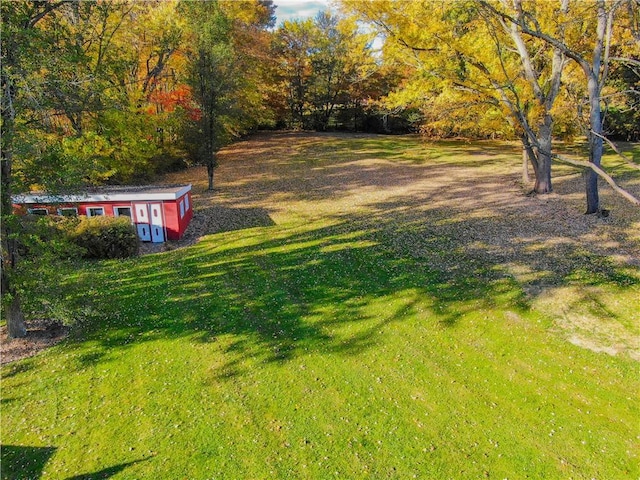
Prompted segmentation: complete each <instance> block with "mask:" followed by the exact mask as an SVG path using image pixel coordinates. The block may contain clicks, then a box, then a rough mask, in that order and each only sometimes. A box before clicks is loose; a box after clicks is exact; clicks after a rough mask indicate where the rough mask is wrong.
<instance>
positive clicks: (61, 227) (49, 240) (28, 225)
mask: <svg viewBox="0 0 640 480" xmlns="http://www.w3.org/2000/svg"><path fill="white" fill-rule="evenodd" d="M15 218H16V219H17V222H18V223H17V226H14V231H15V232H18V233H17V234H16V235H15V238H16V247H17V252H18V254H19V255H20V257H22V258H24V259H30V258H37V259H38V261H39V262H42V261H44V259H45V258H47V259H50V260H53V259H60V260H62V259H70V258H77V257H80V256H82V255H83V253H84V252H83V250H82V249H81V248H79V247H78V246H77V245H75V244H74V243H73V242H71V239H70V236H69V232H71V231H73V230H74V229H75V227H76V226H77V224H78V220H77V218H74V217H59V216H57V215H47V216H45V217H40V216H36V215H24V216H16V217H15Z"/></svg>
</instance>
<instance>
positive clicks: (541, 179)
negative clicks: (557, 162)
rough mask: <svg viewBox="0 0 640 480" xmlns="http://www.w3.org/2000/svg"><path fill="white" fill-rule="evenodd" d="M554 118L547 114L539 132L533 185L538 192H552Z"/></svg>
mask: <svg viewBox="0 0 640 480" xmlns="http://www.w3.org/2000/svg"><path fill="white" fill-rule="evenodd" d="M552 124H553V120H552V119H551V116H550V115H545V119H544V121H543V123H542V124H541V125H540V130H539V132H538V145H539V147H538V152H537V153H538V155H537V159H538V162H537V165H536V169H535V173H536V183H535V186H534V187H533V189H534V191H535V192H536V193H551V192H552V191H553V188H552V186H551V142H552V140H551V126H552Z"/></svg>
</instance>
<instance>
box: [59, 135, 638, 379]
mask: <svg viewBox="0 0 640 480" xmlns="http://www.w3.org/2000/svg"><path fill="white" fill-rule="evenodd" d="M313 141H316V140H313ZM367 141H369V142H370V143H371V142H374V143H375V142H377V141H378V140H367ZM360 146H361V148H362V151H363V152H365V151H367V149H371V148H374V147H375V146H376V145H373V144H367V143H366V142H365V143H364V144H360ZM248 147H249V145H248V144H247V148H248ZM454 147H455V148H458V149H460V150H461V151H467V153H466V154H465V155H467V156H468V155H471V154H473V149H474V148H475V149H477V146H476V147H473V146H469V145H465V144H462V145H458V144H456V145H455V146H452V147H451V148H454ZM304 148H307V147H304V146H303V148H302V150H304ZM310 151H311V150H310ZM482 152H483V154H486V152H485V151H484V148H483V149H482ZM490 153H491V152H490ZM493 153H494V154H495V155H498V154H500V151H499V145H497V146H496V150H495V151H494V152H493ZM331 154H332V155H334V154H335V153H331ZM456 154H460V152H457V153H456ZM357 155H360V154H357ZM357 155H356V157H353V156H351V159H352V161H353V159H354V158H356V159H357V158H358V157H357ZM362 155H365V153H362ZM251 161H254V160H251V159H249V160H247V161H246V162H247V163H249V162H251ZM474 161H475V160H473V159H472V158H471V159H470V158H466V157H465V158H463V159H461V160H459V161H458V163H460V162H462V163H465V162H467V163H469V165H472V164H473V162H474ZM274 162H283V164H284V165H283V166H282V169H283V171H282V172H280V173H278V174H273V172H271V175H270V176H268V178H265V176H264V175H262V171H259V172H258V173H255V172H254V175H253V176H251V175H248V172H249V167H248V166H247V165H246V164H238V165H234V169H236V170H240V173H238V178H239V179H241V181H240V180H238V181H237V182H235V183H234V182H229V184H228V185H227V186H226V187H223V188H222V189H224V188H226V189H227V190H229V191H230V190H231V189H235V192H234V193H235V194H236V196H235V197H234V198H237V200H236V202H237V204H238V205H242V204H243V202H244V201H245V200H247V199H249V198H251V199H252V200H256V197H262V200H264V201H265V205H267V204H268V200H269V198H270V195H272V194H273V192H276V193H277V192H284V193H287V194H288V195H291V196H292V197H293V198H295V199H301V198H303V199H305V200H308V199H315V198H322V199H324V198H332V196H335V195H340V194H341V193H344V192H351V191H354V190H355V191H357V189H358V188H360V187H368V188H370V187H372V186H375V187H378V188H385V189H394V188H395V186H397V185H408V184H411V183H412V182H414V181H416V178H419V177H420V176H423V175H434V176H439V177H442V179H443V182H445V181H451V183H449V184H447V185H448V188H440V189H437V190H434V191H428V190H422V189H417V191H418V192H419V193H416V194H411V195H404V196H401V195H399V194H395V195H393V196H392V197H390V198H389V199H387V200H385V201H372V202H371V203H369V204H366V205H364V206H365V207H366V208H365V209H363V210H362V211H359V212H358V213H342V212H339V211H336V213H334V214H333V215H327V216H326V217H325V218H324V219H323V220H322V222H319V223H317V224H308V225H300V226H298V227H295V228H290V229H289V230H287V229H286V228H285V227H282V226H274V225H273V221H272V220H271V218H270V217H269V215H268V213H267V211H266V210H263V209H261V208H245V207H243V208H231V207H224V206H216V207H210V210H209V211H208V212H207V213H208V214H210V215H211V219H210V220H209V221H210V222H212V224H211V225H212V230H211V231H212V232H219V233H216V235H214V236H210V237H208V238H207V239H205V240H204V241H202V242H200V243H198V244H197V245H194V246H192V247H191V248H189V249H184V250H176V251H172V252H167V253H164V254H159V255H150V256H146V257H143V258H139V259H135V260H130V261H125V262H115V261H114V262H105V263H104V264H101V265H100V269H99V270H96V271H95V272H93V271H89V269H87V271H86V272H85V273H84V278H85V280H83V281H82V282H76V283H75V284H71V283H69V296H70V298H71V297H73V296H74V295H75V298H76V300H77V301H82V299H84V298H85V297H86V295H85V293H84V292H83V290H82V288H83V287H87V286H88V285H91V286H94V285H97V286H99V290H100V292H101V293H100V297H99V299H98V300H97V302H98V303H99V310H100V314H99V315H95V316H94V317H91V318H89V319H88V320H87V321H86V322H85V323H84V324H82V325H80V326H79V328H77V329H76V333H75V338H72V339H70V341H69V343H68V348H74V346H75V347H76V348H78V349H81V351H80V352H79V355H78V356H77V357H76V360H77V361H78V368H85V367H87V366H92V365H96V364H98V363H100V362H103V361H107V360H108V359H109V358H111V357H113V356H118V355H121V354H124V353H125V352H126V351H127V348H128V347H129V346H130V345H134V344H138V343H140V342H144V341H152V340H156V339H162V338H179V337H188V338H189V339H190V340H192V341H193V342H205V343H206V342H214V341H216V340H217V339H218V338H220V337H223V336H225V337H229V336H231V337H232V340H231V341H230V343H229V344H228V345H227V346H226V347H225V348H226V350H225V353H226V354H227V355H226V356H225V361H226V363H225V364H223V365H222V366H221V367H220V368H219V369H218V371H217V378H219V379H227V378H233V377H234V376H236V375H240V374H242V373H243V370H242V368H243V360H244V359H247V358H251V359H254V360H256V361H260V362H284V361H288V360H290V359H292V358H294V357H295V356H297V355H304V354H307V353H313V352H316V353H326V354H337V355H356V354H358V353H360V352H362V351H364V350H365V349H369V348H372V347H375V346H376V345H377V344H378V343H379V342H380V341H381V337H380V335H379V332H380V331H382V330H384V327H386V326H388V325H392V324H394V323H396V322H403V321H405V320H406V319H407V318H410V317H411V316H412V315H413V314H414V313H415V312H417V311H419V310H421V311H423V312H424V311H426V314H424V315H422V316H421V319H423V320H421V321H425V322H432V327H433V328H456V327H457V326H458V325H459V324H460V322H461V321H462V320H463V319H464V317H465V316H466V315H469V314H472V313H474V312H475V311H477V310H480V309H486V310H491V309H495V308H497V309H503V310H504V309H510V310H513V311H515V312H517V313H522V314H526V312H528V311H529V309H530V300H531V299H532V298H535V296H537V295H544V292H545V291H546V290H547V289H549V288H553V287H558V286H562V285H572V284H581V285H584V284H593V285H599V284H607V283H608V284H615V285H620V286H624V287H628V286H637V285H638V278H639V275H636V274H635V273H637V269H636V271H635V273H630V272H629V271H628V269H627V270H625V269H624V268H621V267H620V266H618V265H616V264H614V263H613V262H612V261H610V260H609V259H608V258H607V257H606V256H603V255H601V254H599V253H597V251H596V250H595V249H592V250H589V249H586V250H585V249H584V248H583V247H578V246H577V244H576V242H572V241H566V240H567V237H568V236H570V235H571V232H570V231H564V230H563V229H562V225H561V224H560V225H554V226H553V228H551V229H548V228H547V227H545V228H547V230H544V234H545V235H547V236H550V235H551V237H550V238H546V239H545V240H544V241H541V240H540V238H539V236H538V235H537V233H538V231H537V230H536V229H535V228H530V227H528V228H525V229H524V230H523V231H520V230H519V229H518V225H519V224H520V223H522V222H524V223H527V222H529V223H531V222H534V223H535V222H537V221H539V218H538V217H536V215H535V214H532V215H531V216H530V217H529V218H521V215H522V212H521V210H517V209H512V208H511V205H510V202H514V196H513V195H500V189H501V188H504V182H505V176H504V174H501V173H494V172H492V171H484V172H483V173H482V174H480V173H479V174H478V177H477V178H476V177H468V176H465V175H468V173H467V172H466V171H462V172H460V171H459V170H457V167H458V166H459V165H458V163H456V162H454V163H453V168H452V166H451V165H449V164H440V165H434V166H429V168H427V169H423V168H420V167H416V166H414V165H408V166H407V165H405V166H404V167H402V168H396V165H369V164H366V165H360V164H358V163H357V162H356V163H353V162H347V161H333V162H332V161H331V160H330V159H327V160H326V162H327V164H326V170H325V171H323V172H322V173H317V172H315V170H313V169H315V168H317V167H318V162H315V163H314V162H311V163H304V162H302V163H300V165H298V166H296V167H295V168H293V167H292V166H291V163H290V162H289V163H287V162H286V161H284V160H282V158H276V159H275V160H271V164H269V162H266V163H265V165H262V164H261V165H259V166H258V167H255V168H258V169H265V171H267V170H268V169H269V168H272V167H274V165H276V163H274ZM296 165H297V164H296ZM242 168H246V169H247V171H246V172H242V171H241V170H242ZM278 168H280V167H278ZM287 168H288V173H289V174H290V175H291V176H292V177H293V178H294V179H295V180H296V181H295V182H292V181H291V179H288V180H287V181H286V182H285V181H284V180H283V179H282V178H281V177H282V175H283V174H284V170H285V169H287ZM363 168H365V169H367V170H366V172H365V173H366V175H365V176H363V170H362V169H363ZM456 175H458V176H457V177H456ZM452 178H453V180H451V179H452ZM496 192H497V193H496ZM223 193H224V192H223ZM224 195H226V193H224ZM469 198H473V199H474V200H475V202H476V204H480V205H482V207H483V209H476V210H475V211H471V212H470V211H469V210H468V209H469V208H470V207H469V205H468V204H466V203H465V202H466V201H467V199H469ZM472 213H473V214H472ZM218 215H220V216H222V217H224V216H225V215H226V216H227V218H228V220H229V221H228V222H226V221H225V220H224V219H222V218H217V216H218ZM216 222H217V223H216ZM234 222H235V223H234ZM553 229H555V230H553ZM541 231H542V230H541ZM523 232H524V233H523ZM531 232H533V233H531ZM550 232H552V233H550ZM553 232H555V233H553ZM588 234H589V232H588V231H585V235H588ZM553 235H556V237H553ZM554 240H558V241H557V242H554ZM583 244H584V242H583ZM516 267H521V268H523V269H525V270H526V271H527V272H530V273H528V275H529V276H528V277H526V278H524V277H522V278H516V277H517V276H516V275H515V274H514V269H515V268H516ZM73 289H75V293H74V292H73ZM611 314H613V313H611ZM74 342H75V343H74Z"/></svg>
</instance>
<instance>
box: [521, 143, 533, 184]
mask: <svg viewBox="0 0 640 480" xmlns="http://www.w3.org/2000/svg"><path fill="white" fill-rule="evenodd" d="M530 181H531V179H530V178H529V155H527V147H525V146H523V147H522V183H524V184H525V185H529V182H530Z"/></svg>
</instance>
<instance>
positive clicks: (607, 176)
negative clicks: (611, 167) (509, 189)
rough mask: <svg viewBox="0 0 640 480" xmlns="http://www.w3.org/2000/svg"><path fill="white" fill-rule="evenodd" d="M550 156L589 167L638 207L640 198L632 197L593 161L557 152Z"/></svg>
mask: <svg viewBox="0 0 640 480" xmlns="http://www.w3.org/2000/svg"><path fill="white" fill-rule="evenodd" d="M551 158H553V159H555V160H558V161H560V162H562V163H568V164H570V165H574V166H576V167H584V168H590V169H591V170H593V171H594V172H596V174H597V175H598V176H599V177H602V178H603V179H604V180H605V181H606V182H607V183H608V184H609V185H610V186H611V188H613V190H614V191H615V192H617V193H618V194H620V195H621V196H622V197H624V198H625V199H626V200H628V201H629V202H630V203H632V204H633V205H635V206H637V207H640V199H638V198H636V197H634V196H633V195H632V194H631V193H629V192H627V191H626V190H625V189H624V188H622V187H620V186H619V185H618V184H617V183H616V182H615V180H614V179H613V178H611V176H610V175H609V174H607V172H605V171H604V170H603V169H602V168H600V167H598V166H597V165H595V164H594V163H591V162H583V161H580V160H572V159H570V158H566V157H562V156H560V155H557V154H553V155H551Z"/></svg>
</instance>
